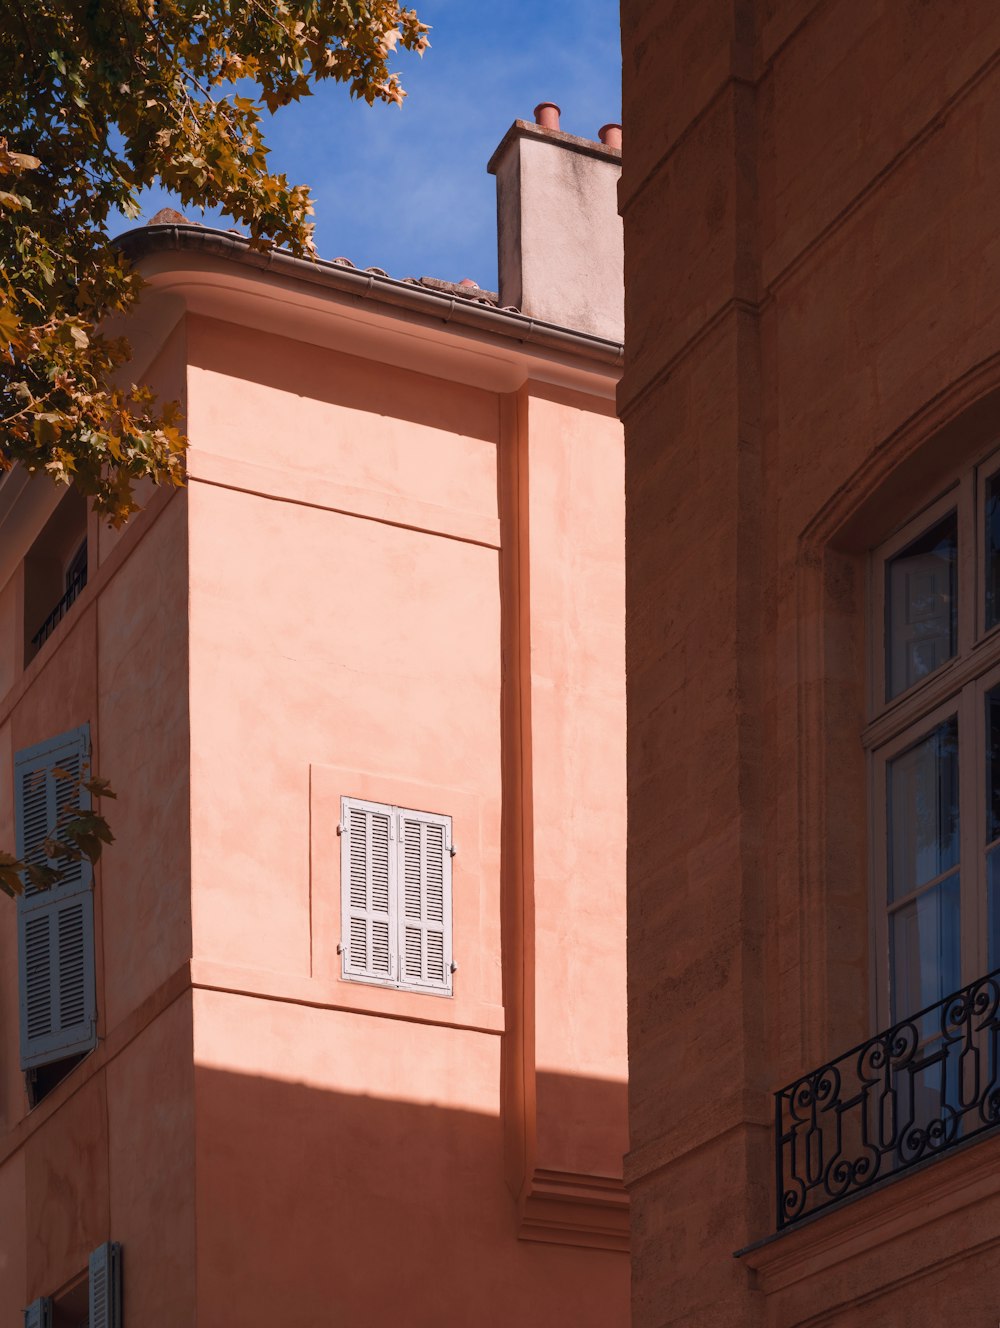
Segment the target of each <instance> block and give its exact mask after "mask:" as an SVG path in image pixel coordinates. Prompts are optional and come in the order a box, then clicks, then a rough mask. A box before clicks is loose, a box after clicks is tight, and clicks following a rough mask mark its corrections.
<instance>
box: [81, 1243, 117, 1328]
mask: <svg viewBox="0 0 1000 1328" xmlns="http://www.w3.org/2000/svg"><path fill="white" fill-rule="evenodd" d="M89 1271H90V1279H89V1290H88V1302H89V1312H88V1316H87V1328H121V1325H122V1247H121V1245H119V1244H118V1242H117V1241H114V1240H111V1241H108V1242H107V1244H105V1245H99V1246H98V1247H97V1249H96V1250H95V1251H94V1252H93V1254H92V1255H91V1256H90V1270H89Z"/></svg>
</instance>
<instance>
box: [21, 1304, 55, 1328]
mask: <svg viewBox="0 0 1000 1328" xmlns="http://www.w3.org/2000/svg"><path fill="white" fill-rule="evenodd" d="M24 1328H52V1301H51V1300H49V1298H48V1297H47V1296H40V1297H39V1298H38V1300H33V1301H32V1302H31V1304H30V1305H29V1306H28V1308H27V1309H26V1310H25V1311H24Z"/></svg>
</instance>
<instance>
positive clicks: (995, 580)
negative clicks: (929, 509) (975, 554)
mask: <svg viewBox="0 0 1000 1328" xmlns="http://www.w3.org/2000/svg"><path fill="white" fill-rule="evenodd" d="M983 526H984V533H985V536H986V549H985V553H986V564H985V575H984V578H983V579H984V581H985V583H986V626H987V627H995V626H996V625H997V623H998V622H1000V470H998V471H997V473H996V474H995V475H991V476H990V477H989V479H988V480H987V481H986V493H985V496H984V511H983Z"/></svg>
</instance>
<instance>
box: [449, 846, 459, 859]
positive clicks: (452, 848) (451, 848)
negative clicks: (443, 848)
mask: <svg viewBox="0 0 1000 1328" xmlns="http://www.w3.org/2000/svg"><path fill="white" fill-rule="evenodd" d="M448 852H449V854H450V855H451V856H452V857H454V856H455V854H456V853H457V852H458V848H457V847H456V845H454V844H452V846H451V847H450V848H449V849H448Z"/></svg>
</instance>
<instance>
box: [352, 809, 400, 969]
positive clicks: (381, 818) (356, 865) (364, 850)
mask: <svg viewBox="0 0 1000 1328" xmlns="http://www.w3.org/2000/svg"><path fill="white" fill-rule="evenodd" d="M392 812H393V809H392V808H391V807H387V806H385V805H384V804H382V803H378V802H363V801H362V800H361V799H359V798H344V799H342V801H341V840H340V893H341V919H342V922H341V928H342V930H341V947H342V950H343V961H344V962H343V975H344V977H345V978H347V977H353V978H368V979H370V980H377V981H382V982H392V981H394V980H395V977H396V947H395V925H394V924H395V913H396V899H395V894H396V890H395V884H396V882H395V876H396V872H395V867H396V863H395V852H394V850H395V845H394V843H393V842H392V841H393V837H394V824H393V815H392Z"/></svg>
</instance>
